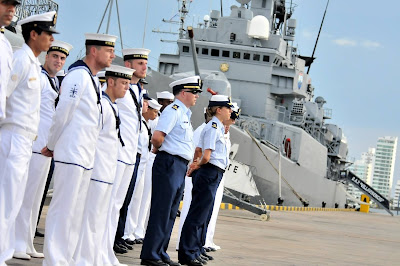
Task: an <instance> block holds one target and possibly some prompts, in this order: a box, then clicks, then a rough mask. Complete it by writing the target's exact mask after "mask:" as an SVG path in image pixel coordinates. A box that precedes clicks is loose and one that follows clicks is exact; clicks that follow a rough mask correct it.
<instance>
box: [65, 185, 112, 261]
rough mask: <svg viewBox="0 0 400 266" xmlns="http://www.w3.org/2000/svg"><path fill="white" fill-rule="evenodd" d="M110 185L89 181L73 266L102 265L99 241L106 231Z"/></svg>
mask: <svg viewBox="0 0 400 266" xmlns="http://www.w3.org/2000/svg"><path fill="white" fill-rule="evenodd" d="M111 191H112V184H108V183H104V182H99V181H94V180H90V184H89V190H88V194H87V197H86V203H85V211H84V214H83V221H82V229H81V234H80V238H79V242H78V245H77V247H76V250H75V254H74V258H73V260H74V263H73V265H87V266H93V265H102V264H103V259H102V256H101V255H102V254H101V249H100V248H101V241H102V238H103V235H104V232H105V230H106V223H107V211H108V205H109V203H110V197H111Z"/></svg>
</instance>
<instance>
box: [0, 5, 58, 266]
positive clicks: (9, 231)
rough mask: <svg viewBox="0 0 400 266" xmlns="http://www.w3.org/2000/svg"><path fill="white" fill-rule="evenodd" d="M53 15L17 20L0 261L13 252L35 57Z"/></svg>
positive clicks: (33, 110)
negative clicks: (18, 37) (19, 38)
mask: <svg viewBox="0 0 400 266" xmlns="http://www.w3.org/2000/svg"><path fill="white" fill-rule="evenodd" d="M56 16H57V15H56V12H54V11H53V12H47V13H43V14H40V15H34V16H30V17H28V18H25V19H23V20H20V21H19V22H18V24H19V25H21V28H22V35H23V36H24V40H25V43H24V44H23V45H22V48H21V49H20V50H18V51H16V52H15V54H14V56H13V62H12V68H11V73H10V79H9V80H8V84H7V93H6V117H5V119H3V120H1V121H0V169H1V170H0V221H1V223H0V237H1V241H0V265H1V264H2V263H4V261H6V260H8V259H10V258H11V257H12V255H13V253H14V246H15V242H14V240H15V219H16V216H17V214H18V212H19V210H20V208H21V204H22V200H23V198H24V196H23V195H24V193H25V186H26V181H27V177H28V167H29V161H30V159H31V155H32V143H33V141H34V140H35V139H36V137H37V133H38V125H39V109H40V91H41V87H40V63H39V60H38V58H37V57H38V56H39V55H40V53H41V52H44V51H47V50H48V49H49V48H50V45H51V42H52V41H53V40H54V38H53V35H52V34H53V33H56V31H55V30H54V28H53V26H54V25H55V18H56ZM1 53H3V51H1ZM1 56H3V55H1Z"/></svg>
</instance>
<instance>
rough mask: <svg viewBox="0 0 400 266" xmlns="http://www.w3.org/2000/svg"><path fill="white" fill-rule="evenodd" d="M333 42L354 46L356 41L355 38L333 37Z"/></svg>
mask: <svg viewBox="0 0 400 266" xmlns="http://www.w3.org/2000/svg"><path fill="white" fill-rule="evenodd" d="M333 42H334V43H336V44H337V45H340V46H356V45H357V42H356V41H355V40H350V39H345V38H342V39H335V40H333Z"/></svg>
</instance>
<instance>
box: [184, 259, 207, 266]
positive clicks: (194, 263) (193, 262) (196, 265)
mask: <svg viewBox="0 0 400 266" xmlns="http://www.w3.org/2000/svg"><path fill="white" fill-rule="evenodd" d="M179 263H180V264H182V265H189V266H202V265H204V264H203V263H201V262H200V261H199V260H197V259H194V260H191V261H185V262H183V261H179Z"/></svg>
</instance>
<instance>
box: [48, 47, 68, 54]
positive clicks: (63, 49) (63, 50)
mask: <svg viewBox="0 0 400 266" xmlns="http://www.w3.org/2000/svg"><path fill="white" fill-rule="evenodd" d="M52 51H56V52H61V53H63V54H65V55H66V56H68V55H69V52H68V50H67V49H65V48H63V47H59V46H51V47H50V49H49V50H48V51H47V53H49V52H52Z"/></svg>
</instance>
